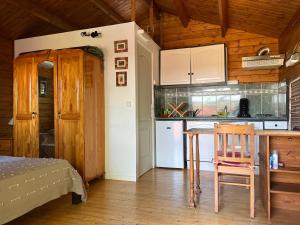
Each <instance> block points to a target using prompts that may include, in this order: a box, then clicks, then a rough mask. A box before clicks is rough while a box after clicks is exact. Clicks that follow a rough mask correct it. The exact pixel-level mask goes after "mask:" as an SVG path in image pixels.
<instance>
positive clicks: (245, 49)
mask: <svg viewBox="0 0 300 225" xmlns="http://www.w3.org/2000/svg"><path fill="white" fill-rule="evenodd" d="M161 23H162V24H161V47H162V48H163V49H172V48H182V47H193V46H199V45H208V44H213V43H226V44H227V46H228V78H229V80H239V82H245V83H248V82H251V83H253V82H276V81H278V80H279V70H278V69H272V70H244V69H242V68H241V64H242V57H243V56H253V55H256V53H257V51H258V50H259V49H260V48H261V47H264V46H268V47H270V49H271V54H278V52H279V50H278V39H277V38H271V37H266V36H263V35H259V34H254V33H248V32H245V31H241V30H236V29H228V31H227V33H226V36H225V37H224V38H222V37H221V28H220V26H218V25H213V24H208V23H204V22H200V21H196V20H191V21H190V23H189V26H188V27H187V28H184V27H183V26H182V25H181V23H180V21H179V19H178V17H175V16H172V15H170V14H163V15H162V19H161Z"/></svg>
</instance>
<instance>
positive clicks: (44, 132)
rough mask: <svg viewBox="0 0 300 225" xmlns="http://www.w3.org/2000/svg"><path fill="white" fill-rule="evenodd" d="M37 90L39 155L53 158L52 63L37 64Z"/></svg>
mask: <svg viewBox="0 0 300 225" xmlns="http://www.w3.org/2000/svg"><path fill="white" fill-rule="evenodd" d="M38 92H39V95H38V96H39V97H38V98H39V101H38V102H39V139H40V140H39V155H40V158H55V129H54V128H55V125H54V64H53V63H52V62H50V61H43V62H41V63H40V64H39V65H38Z"/></svg>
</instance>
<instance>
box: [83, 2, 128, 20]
mask: <svg viewBox="0 0 300 225" xmlns="http://www.w3.org/2000/svg"><path fill="white" fill-rule="evenodd" d="M89 1H90V2H91V3H92V4H93V5H94V6H96V7H97V8H98V9H100V10H101V11H102V12H104V13H105V14H106V15H107V16H109V17H110V18H111V19H112V20H113V21H115V22H116V23H125V22H128V21H127V20H125V19H124V18H123V17H122V16H121V15H120V14H119V13H117V12H116V11H115V10H114V9H113V8H111V7H110V6H109V5H108V4H107V3H105V2H104V1H103V0H89Z"/></svg>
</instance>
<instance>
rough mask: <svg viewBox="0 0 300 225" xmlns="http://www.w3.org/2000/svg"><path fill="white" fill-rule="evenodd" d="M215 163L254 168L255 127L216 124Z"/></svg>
mask: <svg viewBox="0 0 300 225" xmlns="http://www.w3.org/2000/svg"><path fill="white" fill-rule="evenodd" d="M214 140H215V141H214V143H215V161H226V162H233V163H250V164H251V165H252V166H254V126H253V125H237V124H225V123H224V124H215V129H214Z"/></svg>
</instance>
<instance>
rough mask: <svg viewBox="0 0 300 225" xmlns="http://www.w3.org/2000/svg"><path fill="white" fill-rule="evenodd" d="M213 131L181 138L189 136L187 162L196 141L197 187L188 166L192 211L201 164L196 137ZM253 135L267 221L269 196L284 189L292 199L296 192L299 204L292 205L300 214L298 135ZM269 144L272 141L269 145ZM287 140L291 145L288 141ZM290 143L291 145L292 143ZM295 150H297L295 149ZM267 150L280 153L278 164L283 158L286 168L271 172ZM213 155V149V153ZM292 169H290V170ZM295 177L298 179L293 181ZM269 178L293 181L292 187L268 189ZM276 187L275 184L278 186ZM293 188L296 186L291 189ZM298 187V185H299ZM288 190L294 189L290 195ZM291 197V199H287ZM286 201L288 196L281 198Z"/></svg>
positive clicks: (191, 131)
mask: <svg viewBox="0 0 300 225" xmlns="http://www.w3.org/2000/svg"><path fill="white" fill-rule="evenodd" d="M213 133H214V129H211V128H207V129H206V128H192V129H189V130H186V131H184V134H186V135H187V136H188V139H189V144H190V149H189V155H190V162H193V161H194V154H193V152H194V149H193V148H194V147H193V146H194V145H193V144H194V137H196V138H195V139H196V184H195V181H194V176H195V175H194V163H190V198H189V204H190V206H191V207H195V206H196V204H195V197H196V196H195V194H198V193H200V172H199V168H200V167H199V163H200V157H199V150H200V149H201V146H199V135H201V134H213ZM255 135H259V136H260V165H261V166H260V174H261V176H260V177H261V198H262V200H263V203H264V206H265V208H267V211H268V217H269V218H270V217H271V208H272V205H271V193H274V194H275V193H277V194H278V193H279V191H278V190H276V188H277V189H278V188H279V189H280V187H281V188H282V189H283V187H285V188H286V189H288V190H290V191H285V192H284V193H286V194H291V193H292V194H293V195H292V196H294V195H295V191H294V189H293V188H296V189H297V188H298V190H299V191H298V192H297V194H298V195H297V197H298V199H299V202H297V204H298V206H296V205H294V206H293V208H292V209H293V210H297V207H298V210H299V211H300V207H299V205H300V132H298V131H288V130H256V131H255ZM270 140H271V141H270ZM289 140H290V141H289ZM291 140H293V141H291ZM296 146H297V148H295V147H296ZM270 148H272V149H276V148H277V149H276V150H278V151H279V160H280V161H281V159H280V158H281V156H280V154H282V156H285V157H283V159H284V161H285V163H287V165H288V167H285V168H284V169H283V168H282V169H279V170H276V171H274V170H271V171H270V169H269V168H270V166H269V155H270V154H269V153H270ZM212 151H214V149H212ZM291 151H292V152H294V154H292V155H293V157H296V159H297V160H298V161H297V160H296V161H294V162H291V160H292V159H293V160H295V159H294V158H293V157H292V158H291V157H288V155H289V153H290V152H291ZM289 165H292V166H289ZM270 173H273V174H277V175H275V176H274V175H272V176H271V175H270ZM282 174H285V178H281V179H279V178H278V177H280V176H281V177H282ZM288 174H293V176H294V179H292V180H291V178H290V177H291V175H288ZM295 174H296V175H297V176H299V178H298V177H296V178H295ZM270 177H276V179H279V181H281V182H282V180H283V181H285V179H287V180H288V181H290V182H291V181H292V182H295V183H292V184H291V185H285V184H286V183H284V185H280V184H281V182H279V183H280V184H279V187H278V185H277V186H275V187H274V189H275V190H274V189H271V185H272V182H270V181H272V179H271V178H270ZM277 183H278V182H277ZM294 184H295V185H294ZM298 184H299V185H298ZM291 189H293V190H292V191H291ZM290 196H291V195H290ZM284 197H285V198H287V196H284ZM274 199H275V200H277V201H279V202H284V199H283V198H274ZM286 206H287V203H285V204H282V206H280V204H279V203H278V202H277V203H276V204H275V207H277V208H278V207H280V208H286Z"/></svg>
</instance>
